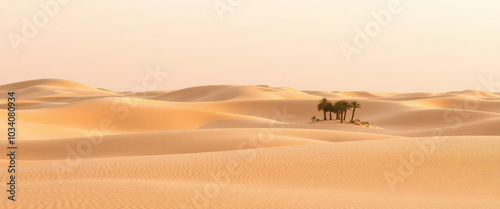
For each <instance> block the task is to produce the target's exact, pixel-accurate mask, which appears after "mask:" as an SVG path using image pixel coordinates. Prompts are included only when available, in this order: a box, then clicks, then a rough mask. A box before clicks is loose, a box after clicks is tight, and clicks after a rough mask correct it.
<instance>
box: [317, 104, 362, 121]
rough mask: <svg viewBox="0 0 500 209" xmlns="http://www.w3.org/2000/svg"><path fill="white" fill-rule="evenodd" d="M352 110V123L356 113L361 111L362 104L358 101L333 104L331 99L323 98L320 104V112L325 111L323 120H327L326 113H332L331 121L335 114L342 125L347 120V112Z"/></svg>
mask: <svg viewBox="0 0 500 209" xmlns="http://www.w3.org/2000/svg"><path fill="white" fill-rule="evenodd" d="M351 109H352V117H351V122H354V114H355V112H356V109H361V104H359V103H358V102H357V101H351V102H348V101H345V100H340V101H338V102H335V104H333V103H332V102H330V100H329V99H327V98H323V99H321V100H319V104H318V111H323V119H324V120H327V119H326V113H330V120H332V113H335V115H336V116H335V118H336V119H337V120H340V122H341V123H343V122H344V121H345V120H346V117H347V111H348V110H351ZM312 119H313V121H314V120H315V119H316V117H313V118H312Z"/></svg>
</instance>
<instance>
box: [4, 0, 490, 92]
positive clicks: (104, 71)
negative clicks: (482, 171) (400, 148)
mask: <svg viewBox="0 0 500 209" xmlns="http://www.w3.org/2000/svg"><path fill="white" fill-rule="evenodd" d="M47 1H48V2H57V1H56V0H32V1H28V0H0V20H1V21H0V32H1V33H0V37H1V38H0V49H1V50H0V64H1V68H2V76H1V78H0V84H5V83H10V82H15V81H21V80H28V79H37V78H61V79H68V80H74V81H78V82H82V83H85V84H88V85H91V86H94V87H103V88H108V89H112V90H130V89H132V88H133V87H136V86H137V85H140V84H141V82H142V80H143V78H144V77H145V76H147V74H148V73H147V72H146V68H147V67H148V66H156V65H159V66H160V68H161V69H163V70H165V71H169V73H170V74H169V76H168V77H167V78H166V79H165V80H164V81H163V82H162V83H161V85H160V86H159V87H158V88H159V89H179V88H185V87H190V86H198V85H209V84H239V85H243V84H244V85H247V84H268V85H272V86H290V87H293V88H296V89H302V90H306V89H315V90H339V91H345V90H367V91H378V92H412V91H451V90H464V89H474V88H475V87H476V86H477V85H478V83H479V77H481V76H482V77H487V76H489V75H493V77H494V78H497V80H500V72H499V71H500V59H499V58H500V1H498V0H474V1H473V0H413V1H410V0H400V1H397V0H395V1H392V3H390V2H391V0H349V1H346V0H241V4H239V5H235V4H233V5H231V4H230V3H231V2H238V1H237V0H229V2H230V3H228V0H199V1H195V0H106V1H103V0H65V1H69V3H67V4H65V5H62V4H59V3H58V4H56V6H55V7H54V6H53V5H52V6H50V7H48V8H49V10H44V9H43V6H40V5H39V2H47ZM61 2H63V1H62V0H61ZM214 3H216V5H219V7H218V8H219V9H224V8H225V9H231V11H227V12H225V13H221V14H220V15H221V16H219V14H218V13H217V10H216V9H215V8H214ZM398 3H399V5H398ZM395 5H398V6H395ZM56 7H58V8H59V9H58V10H55V9H56ZM381 10H388V11H395V10H397V12H394V13H390V14H391V15H390V17H391V21H390V22H388V21H386V22H385V23H384V25H385V26H384V25H380V23H376V22H374V21H376V19H377V18H375V17H374V16H373V15H372V11H375V12H379V11H381ZM46 11H49V13H51V14H48V13H47V12H46ZM50 11H55V12H50ZM220 11H223V10H220ZM44 15H45V16H44ZM44 17H48V18H46V19H44ZM220 17H223V20H222V19H221V18H220ZM382 17H383V18H382V19H384V18H386V17H387V16H382ZM23 18H26V19H27V20H29V22H31V23H33V22H34V21H33V18H35V19H36V20H35V22H36V23H37V24H38V25H39V26H35V28H36V30H38V32H37V33H34V32H33V31H29V30H28V29H30V27H28V29H27V28H26V25H29V24H31V23H25V22H24V21H23ZM44 20H46V21H45V22H44ZM385 20H387V19H385ZM373 23H376V24H373ZM386 23H387V24H386ZM367 24H368V25H369V26H371V27H368V28H369V29H371V32H370V34H371V37H370V36H368V35H366V36H368V38H369V39H370V42H369V44H366V43H364V42H362V43H364V45H359V44H358V45H356V44H355V42H354V38H355V37H356V35H357V32H356V31H357V29H356V28H359V29H360V30H362V31H365V26H366V25H367ZM377 26H379V27H380V31H379V32H378V31H377V30H376V29H377ZM23 29H24V30H25V31H24V34H23ZM26 31H28V32H26ZM363 33H365V32H363ZM26 35H28V36H26ZM30 36H32V37H30ZM13 37H14V38H13ZM358 38H359V37H358ZM365 38H366V37H365ZM342 43H344V46H346V45H348V46H352V47H356V48H358V49H357V53H359V54H353V55H352V56H351V58H352V61H351V62H348V61H347V59H346V58H345V55H344V54H343V52H342V50H341V47H340V46H341V44H342ZM16 48H17V49H18V51H17V53H16V50H15V49H16ZM351 49H353V48H351Z"/></svg>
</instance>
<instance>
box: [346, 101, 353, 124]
mask: <svg viewBox="0 0 500 209" xmlns="http://www.w3.org/2000/svg"><path fill="white" fill-rule="evenodd" d="M351 108H352V105H351V103H349V102H347V101H346V103H345V110H344V121H345V118H346V117H347V111H348V110H351Z"/></svg>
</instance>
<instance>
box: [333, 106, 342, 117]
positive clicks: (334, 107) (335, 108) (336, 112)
mask: <svg viewBox="0 0 500 209" xmlns="http://www.w3.org/2000/svg"><path fill="white" fill-rule="evenodd" d="M333 112H334V113H335V119H336V120H340V115H341V113H340V102H335V104H334V105H333Z"/></svg>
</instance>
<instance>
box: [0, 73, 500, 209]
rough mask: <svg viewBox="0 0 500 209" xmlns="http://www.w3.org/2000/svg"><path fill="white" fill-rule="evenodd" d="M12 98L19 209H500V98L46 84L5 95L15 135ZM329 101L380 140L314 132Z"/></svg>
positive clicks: (325, 126) (360, 131) (349, 127)
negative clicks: (345, 103) (346, 104)
mask: <svg viewBox="0 0 500 209" xmlns="http://www.w3.org/2000/svg"><path fill="white" fill-rule="evenodd" d="M7 91H15V92H16V98H17V101H16V103H17V109H18V111H17V130H18V146H19V152H20V153H21V154H19V158H20V159H18V160H19V161H18V163H19V164H20V165H21V167H20V169H19V171H18V172H19V173H18V175H19V176H20V179H19V185H18V193H19V196H18V200H17V201H16V203H14V204H12V203H10V202H7V200H6V198H4V197H2V198H1V200H0V202H1V203H2V205H7V206H6V208H325V209H326V208H334V209H341V208H349V209H351V208H353V209H366V208H375V209H377V208H380V209H382V208H384V209H385V208H410V209H417V208H419V209H421V208H429V209H430V208H443V209H444V208H454V209H459V208H491V209H496V208H500V199H499V198H498V197H499V196H500V94H498V93H490V92H480V91H456V92H447V93H427V92H418V93H373V92H361V91H356V92H336V91H331V92H329V91H300V90H296V89H293V88H289V87H271V86H265V85H260V86H237V85H217V86H199V87H192V88H186V89H181V90H165V91H163V90H157V91H150V92H116V91H112V90H107V89H101V88H94V87H90V86H87V85H84V84H80V83H77V82H73V81H67V80H59V79H40V80H30V81H24V82H18V83H12V84H6V85H2V86H0V92H2V93H1V94H0V99H1V100H0V107H1V110H0V112H1V113H0V118H2V119H3V120H4V121H6V120H7V110H6V109H7V99H6V98H7V93H6V92H7ZM323 97H327V98H329V99H330V100H332V101H337V100H356V101H358V102H359V103H361V105H362V108H361V109H359V110H356V118H359V119H361V120H363V121H369V122H370V124H372V125H374V128H373V127H372V128H368V127H363V126H357V125H355V124H352V123H344V124H340V123H339V122H338V121H335V120H334V121H317V122H311V116H316V117H318V118H320V119H322V117H323V113H322V112H319V111H317V108H316V105H317V103H318V101H319V100H320V99H321V98H323ZM350 116H351V115H350V111H349V113H348V119H350ZM0 128H1V129H2V130H6V129H7V124H6V123H0ZM5 135H6V134H5ZM0 145H1V147H2V148H1V149H2V150H3V153H6V152H7V150H6V148H5V147H7V142H6V140H2V141H1V142H0ZM7 164H8V161H7V160H5V158H2V160H1V161H0V165H1V166H3V167H5V166H7ZM4 173H5V172H2V175H0V179H1V181H2V182H7V178H8V176H7V175H4ZM5 195H6V194H5ZM3 207H4V206H3Z"/></svg>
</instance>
